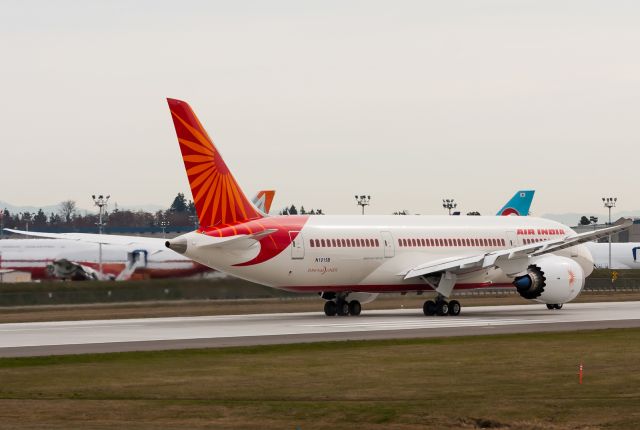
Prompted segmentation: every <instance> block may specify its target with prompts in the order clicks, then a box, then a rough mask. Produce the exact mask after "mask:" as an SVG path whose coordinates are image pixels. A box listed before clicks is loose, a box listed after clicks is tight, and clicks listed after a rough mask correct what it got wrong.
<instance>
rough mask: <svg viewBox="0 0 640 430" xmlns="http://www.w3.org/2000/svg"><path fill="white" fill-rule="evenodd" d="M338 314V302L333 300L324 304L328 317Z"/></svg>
mask: <svg viewBox="0 0 640 430" xmlns="http://www.w3.org/2000/svg"><path fill="white" fill-rule="evenodd" d="M336 312H337V306H336V302H334V301H333V300H327V301H326V302H324V314H325V315H326V316H328V317H332V316H334V315H335V314H336Z"/></svg>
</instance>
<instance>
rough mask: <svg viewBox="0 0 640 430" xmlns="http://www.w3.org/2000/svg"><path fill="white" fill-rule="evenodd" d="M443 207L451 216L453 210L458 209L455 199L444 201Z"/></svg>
mask: <svg viewBox="0 0 640 430" xmlns="http://www.w3.org/2000/svg"><path fill="white" fill-rule="evenodd" d="M442 207H443V208H445V209H447V210H448V211H449V215H451V209H455V208H457V207H458V204H457V203H456V202H455V200H454V199H442Z"/></svg>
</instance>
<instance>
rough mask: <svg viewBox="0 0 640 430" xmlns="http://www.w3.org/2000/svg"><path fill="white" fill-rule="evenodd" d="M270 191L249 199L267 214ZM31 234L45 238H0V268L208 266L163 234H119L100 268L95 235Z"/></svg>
mask: <svg viewBox="0 0 640 430" xmlns="http://www.w3.org/2000/svg"><path fill="white" fill-rule="evenodd" d="M274 195H275V191H273V190H263V191H259V192H258V193H257V194H256V195H255V196H254V197H253V199H252V200H253V201H254V202H255V205H256V207H257V208H258V209H259V210H260V211H261V212H262V213H264V214H268V213H269V211H270V210H271V204H272V202H273V198H274ZM5 230H7V231H10V232H13V233H27V232H22V231H20V230H12V229H5ZM33 236H38V237H46V238H48V239H4V240H1V241H0V269H13V270H19V271H22V272H29V273H30V274H31V279H34V280H42V279H63V280H74V281H85V280H117V281H125V280H129V279H132V278H133V279H136V278H138V279H140V278H143V279H147V278H148V279H155V278H173V277H184V276H192V275H197V274H200V273H205V272H211V271H212V270H213V269H211V268H209V267H207V266H204V265H202V264H199V263H196V262H194V261H192V260H190V259H189V258H187V257H185V256H183V255H180V254H178V253H175V252H173V251H171V250H169V249H167V247H166V246H165V245H164V244H165V241H166V239H164V238H158V237H156V238H154V237H140V236H119V237H120V238H121V240H120V242H119V243H118V244H113V243H110V244H105V245H106V246H103V249H102V273H101V272H100V270H99V267H100V261H99V257H98V247H97V246H96V244H98V243H101V240H100V235H88V237H91V238H92V239H93V240H91V241H86V240H83V234H81V233H60V234H56V233H38V234H33ZM95 236H98V237H97V238H96V237H95ZM50 239H58V240H50Z"/></svg>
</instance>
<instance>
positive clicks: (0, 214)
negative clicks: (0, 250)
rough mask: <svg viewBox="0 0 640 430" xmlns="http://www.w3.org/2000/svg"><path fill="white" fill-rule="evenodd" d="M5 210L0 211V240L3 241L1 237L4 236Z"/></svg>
mask: <svg viewBox="0 0 640 430" xmlns="http://www.w3.org/2000/svg"><path fill="white" fill-rule="evenodd" d="M6 210H7V209H6V208H5V209H3V210H1V211H0V240H2V239H4V238H3V237H2V236H3V234H4V211H6Z"/></svg>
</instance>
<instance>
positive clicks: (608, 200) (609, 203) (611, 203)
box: [602, 197, 618, 270]
mask: <svg viewBox="0 0 640 430" xmlns="http://www.w3.org/2000/svg"><path fill="white" fill-rule="evenodd" d="M617 201H618V198H617V197H603V198H602V204H604V207H605V208H607V209H609V226H611V208H615V207H616V202H617ZM608 269H609V270H611V235H609V267H608Z"/></svg>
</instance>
